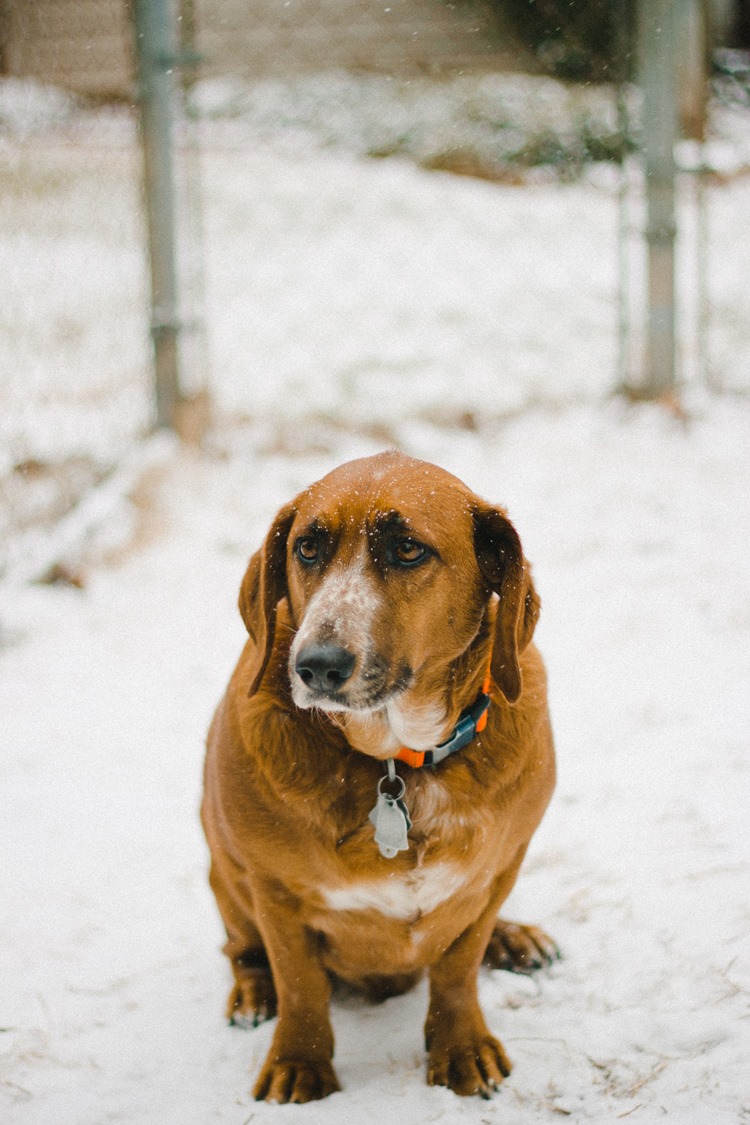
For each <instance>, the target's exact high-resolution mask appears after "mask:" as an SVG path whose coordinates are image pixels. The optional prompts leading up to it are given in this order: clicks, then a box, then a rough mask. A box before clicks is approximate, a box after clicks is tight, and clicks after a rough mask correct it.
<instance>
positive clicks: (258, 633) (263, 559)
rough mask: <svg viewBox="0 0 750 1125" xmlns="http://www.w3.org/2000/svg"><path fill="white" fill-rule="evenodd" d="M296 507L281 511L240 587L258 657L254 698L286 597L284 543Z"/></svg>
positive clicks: (252, 689)
mask: <svg viewBox="0 0 750 1125" xmlns="http://www.w3.org/2000/svg"><path fill="white" fill-rule="evenodd" d="M296 514H297V510H296V508H294V507H293V506H292V505H287V507H285V508H282V509H281V511H280V512H279V514H278V515H277V516H276V519H275V520H274V521H273V523H272V524H271V530H270V531H269V532H268V535H267V536H266V539H265V542H264V544H263V546H262V547H261V548H260V550H259V551H256V552H255V554H254V555H253V557H252V558H251V559H250V562H249V564H248V567H247V570H246V571H245V577H244V578H243V579H242V585H241V586H240V597H239V607H240V614H241V615H242V620H243V621H244V622H245V628H246V629H247V631H248V633H249V634H250V636H251V637H252V639H253V640H254V641H255V649H256V654H257V660H256V666H255V670H254V674H253V680H252V683H251V685H250V691H249V694H250V695H253V694H254V693H255V691H256V690H257V688H258V685H259V683H260V681H261V680H262V678H263V673H264V672H265V670H266V668H267V667H268V661H269V659H270V657H271V650H272V649H273V642H274V637H275V635H276V609H277V606H278V604H279V602H280V600H281V599H282V598H283V597H286V594H287V584H286V544H287V539H288V538H289V531H290V529H291V526H292V523H293V522H294V517H295V516H296Z"/></svg>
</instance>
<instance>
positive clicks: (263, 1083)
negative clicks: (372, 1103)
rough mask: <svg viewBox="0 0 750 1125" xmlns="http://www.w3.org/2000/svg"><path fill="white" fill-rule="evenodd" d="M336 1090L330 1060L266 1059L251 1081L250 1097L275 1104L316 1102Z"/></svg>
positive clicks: (336, 1085)
mask: <svg viewBox="0 0 750 1125" xmlns="http://www.w3.org/2000/svg"><path fill="white" fill-rule="evenodd" d="M340 1089H341V1087H340V1086H339V1083H338V1079H337V1077H336V1072H335V1071H334V1069H333V1067H332V1065H331V1063H330V1062H327V1061H325V1062H319V1061H312V1060H310V1059H273V1060H271V1059H269V1060H268V1061H267V1062H266V1064H265V1066H264V1067H263V1070H262V1071H261V1072H260V1077H259V1078H258V1081H257V1082H256V1083H255V1087H254V1089H253V1097H254V1098H255V1100H256V1101H258V1102H263V1101H266V1102H275V1103H276V1104H277V1105H286V1104H287V1103H294V1104H301V1103H302V1102H316V1101H320V1099H321V1098H327V1097H328V1095H329V1094H334V1093H335V1092H336V1091H337V1090H340Z"/></svg>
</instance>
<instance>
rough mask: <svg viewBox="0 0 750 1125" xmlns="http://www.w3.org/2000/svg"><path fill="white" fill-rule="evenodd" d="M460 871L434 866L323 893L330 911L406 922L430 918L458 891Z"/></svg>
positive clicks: (330, 889) (460, 884) (450, 865)
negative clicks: (368, 913)
mask: <svg viewBox="0 0 750 1125" xmlns="http://www.w3.org/2000/svg"><path fill="white" fill-rule="evenodd" d="M463 882H464V875H463V872H462V871H461V870H459V869H458V868H457V867H454V866H453V865H452V864H450V863H433V864H430V865H429V866H427V867H420V868H417V869H416V870H415V871H409V872H407V873H406V874H397V873H396V872H393V873H392V874H388V875H385V876H384V877H383V878H382V879H370V880H367V881H362V882H359V883H350V884H349V885H348V886H346V887H336V888H328V889H324V890H323V898H324V900H325V903H326V905H327V906H328V907H329V909H331V910H354V911H361V910H377V911H378V913H379V914H384V915H385V916H386V917H387V918H397V919H399V920H403V921H406V920H408V919H413V918H419V917H421V916H422V915H424V914H430V913H431V912H432V911H433V910H435V909H436V908H437V907H438V906H440V904H441V903H442V902H445V901H446V899H449V898H451V896H452V895H454V894H456V892H457V891H458V890H460V888H461V886H462V884H463Z"/></svg>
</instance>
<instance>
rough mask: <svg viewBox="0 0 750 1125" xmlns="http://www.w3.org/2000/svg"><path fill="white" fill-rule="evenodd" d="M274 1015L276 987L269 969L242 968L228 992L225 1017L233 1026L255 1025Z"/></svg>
mask: <svg viewBox="0 0 750 1125" xmlns="http://www.w3.org/2000/svg"><path fill="white" fill-rule="evenodd" d="M275 1015H276V989H275V987H274V983H273V977H272V976H271V970H270V969H263V968H259V969H243V971H242V973H241V975H239V974H238V976H237V980H236V982H235V985H234V988H233V989H232V991H231V992H230V993H229V1000H228V1002H227V1019H228V1020H229V1022H230V1023H231V1024H232V1025H233V1026H235V1027H257V1026H258V1025H259V1024H261V1023H264V1022H265V1021H266V1020H270V1019H273V1017H274V1016H275Z"/></svg>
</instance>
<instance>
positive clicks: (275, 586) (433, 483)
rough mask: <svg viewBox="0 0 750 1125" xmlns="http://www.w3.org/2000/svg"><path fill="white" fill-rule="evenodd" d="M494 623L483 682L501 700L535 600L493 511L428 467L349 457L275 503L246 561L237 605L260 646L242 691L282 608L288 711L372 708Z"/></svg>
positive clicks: (517, 681) (508, 528) (510, 537)
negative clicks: (286, 626) (280, 504)
mask: <svg viewBox="0 0 750 1125" xmlns="http://www.w3.org/2000/svg"><path fill="white" fill-rule="evenodd" d="M493 595H497V599H496V601H497V608H496V613H495V618H494V633H495V636H494V648H493V656H492V676H493V679H494V681H495V683H496V684H497V686H498V687H499V688H500V690H501V691H502V692H503V694H504V695H505V697H506V698H507V700H508V701H509V702H510V703H514V702H515V701H516V700H517V699H518V697H519V695H520V692H521V673H520V668H519V662H518V658H519V654H520V653H521V652H522V651H523V649H524V647H525V646H526V645H527V644H528V642H529V641H530V639H531V636H532V633H533V631H534V626H535V624H536V620H537V617H538V613H539V600H538V598H537V595H536V592H535V590H534V586H533V583H532V581H531V575H530V572H529V568H528V565H527V564H526V563H525V560H524V558H523V553H522V550H521V543H520V540H519V538H518V535H517V533H516V531H515V529H514V527H513V526H512V524H511V523H510V521H509V520H508V518H507V516H506V515H505V513H504V511H503V510H502V509H500V508H496V507H492V506H491V505H489V504H486V503H484V501H482V500H480V499H479V497H477V496H476V495H475V494H474V493H473V492H471V491H470V490H469V489H468V488H467V487H466V486H465V485H464V484H462V483H461V481H459V480H458V479H457V478H456V477H454V476H452V475H451V474H450V473H447V472H445V471H444V470H442V469H439V468H437V467H436V466H434V465H430V464H428V463H426V462H423V461H416V460H413V459H412V458H410V457H406V456H404V455H403V454H400V453H395V452H390V453H383V454H379V455H378V456H376V457H369V458H364V459H362V460H358V461H351V462H349V463H348V464H346V465H342V466H341V467H340V468H338V469H336V470H334V471H333V472H332V473H329V474H328V476H326V477H324V478H323V479H322V480H321V481H318V482H317V483H316V484H314V485H312V486H311V487H310V488H308V489H306V490H305V491H304V492H302V493H301V494H300V495H299V496H298V497H297V498H296V499H295V500H294V501H293V502H292V503H291V504H289V505H288V506H287V507H285V508H283V509H282V510H281V511H280V512H279V514H278V516H277V517H276V519H275V520H274V523H273V525H272V527H271V529H270V531H269V533H268V535H267V537H266V541H265V543H264V545H263V547H262V548H261V550H260V551H258V552H257V554H255V555H254V556H253V558H252V559H251V561H250V565H249V567H248V570H247V573H246V575H245V578H244V581H243V584H242V589H241V593H240V611H241V613H242V616H243V619H244V621H245V624H246V626H247V629H248V631H249V633H250V634H251V636H252V637H253V638H254V640H255V643H256V648H257V654H258V655H257V667H256V671H255V675H254V679H253V685H252V688H251V691H254V690H255V689H256V688H257V686H258V684H259V683H260V680H261V679H262V677H263V674H264V672H265V669H266V666H267V664H268V659H269V656H270V652H271V648H272V645H273V640H274V634H275V627H276V615H277V607H278V604H279V602H280V600H281V599H282V598H286V599H287V602H288V606H289V617H290V619H291V623H292V627H293V629H294V637H293V640H292V643H291V648H290V654H289V677H290V681H291V686H292V696H293V699H294V702H295V703H296V705H297V706H298V707H302V708H312V707H317V708H320V709H321V710H323V711H326V712H336V711H345V712H373V711H377V710H378V709H382V708H384V707H386V706H388V704H389V703H391V702H392V701H393V700H395V699H397V698H398V697H399V696H401V695H403V694H404V693H405V692H407V691H409V690H410V689H411V688H413V687H414V685H415V684H418V683H420V682H423V681H424V680H425V678H429V676H430V674H431V670H434V669H438V670H440V671H441V672H442V673H443V674H445V672H446V669H447V668H449V666H450V665H451V663H452V662H454V661H456V660H457V659H458V658H460V657H461V656H462V654H463V653H465V652H466V651H467V649H468V648H469V647H470V646H471V644H472V642H473V641H474V640H475V639H476V638H477V636H478V634H479V632H480V630H481V628H482V626H483V624H484V623H485V621H486V620H487V616H488V613H491V612H492V611H491V610H490V605H491V602H492V601H493V600H495V599H493Z"/></svg>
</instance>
